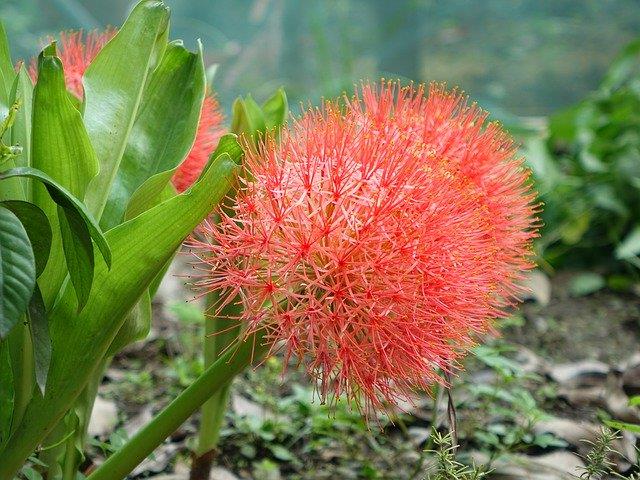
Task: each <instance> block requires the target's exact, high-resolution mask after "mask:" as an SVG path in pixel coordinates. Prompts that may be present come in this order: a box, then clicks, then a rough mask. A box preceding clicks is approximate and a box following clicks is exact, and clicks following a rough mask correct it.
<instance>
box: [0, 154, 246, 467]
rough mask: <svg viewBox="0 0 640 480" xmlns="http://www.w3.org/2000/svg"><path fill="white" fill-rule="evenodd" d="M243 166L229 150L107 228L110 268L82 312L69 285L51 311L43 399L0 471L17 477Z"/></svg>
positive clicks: (29, 413) (0, 456) (98, 276)
mask: <svg viewBox="0 0 640 480" xmlns="http://www.w3.org/2000/svg"><path fill="white" fill-rule="evenodd" d="M236 169H237V166H236V165H235V163H234V162H233V161H232V160H231V159H230V158H229V156H228V155H226V154H223V155H220V156H219V157H218V158H217V159H216V160H215V161H213V162H210V164H209V165H208V167H207V168H205V171H204V173H203V175H202V177H201V178H200V179H199V180H198V182H196V183H195V184H194V185H193V186H192V187H191V188H190V189H188V190H187V191H186V192H184V193H183V194H181V195H177V196H176V197H174V198H171V199H169V200H167V201H165V202H163V203H161V204H160V205H158V206H156V207H154V208H152V209H151V210H148V211H146V212H144V213H143V214H141V215H138V216H137V217H135V218H134V219H132V220H130V221H128V222H125V223H123V224H121V225H119V226H117V227H116V228H114V229H112V230H110V231H109V232H107V234H106V238H107V240H108V242H109V245H110V246H111V249H112V251H113V253H114V256H113V265H112V267H111V269H110V270H108V269H107V267H106V265H105V264H104V263H102V262H96V269H95V276H94V287H93V288H92V290H91V292H90V295H89V299H88V301H87V304H86V306H85V308H84V309H83V310H82V312H81V313H80V314H77V313H76V312H77V308H76V305H75V301H74V298H75V297H74V295H73V293H72V292H71V291H70V288H66V290H65V292H64V293H63V294H62V297H61V298H60V300H59V301H58V302H57V303H56V308H55V309H54V310H53V312H51V314H50V322H49V325H50V327H51V340H52V349H53V351H54V352H55V355H54V359H53V361H52V363H51V368H50V370H49V379H48V381H47V390H46V392H45V396H44V398H41V397H40V396H38V395H34V397H33V399H32V400H31V402H30V404H29V405H28V407H27V410H26V412H25V414H24V416H23V419H22V422H21V423H20V425H19V428H18V429H17V430H16V432H15V433H14V435H13V437H12V440H11V442H10V443H9V444H8V445H7V446H6V448H5V450H4V451H3V452H1V453H0V478H2V477H3V475H5V476H11V475H12V474H13V473H14V472H15V471H16V470H17V469H18V468H19V467H20V465H21V464H22V462H23V461H24V459H25V458H26V457H27V456H28V455H29V454H30V453H31V452H32V451H33V449H34V448H35V447H36V446H37V445H38V444H39V443H40V442H41V441H42V440H43V439H44V438H45V437H46V435H47V434H48V433H49V432H50V431H51V429H52V428H53V427H54V426H55V424H56V423H57V422H58V421H60V419H61V418H62V416H63V415H64V413H65V411H66V410H67V409H68V407H69V405H70V404H72V403H73V401H74V399H75V398H77V397H78V395H79V394H80V392H81V391H82V389H83V388H84V386H85V385H86V384H87V382H88V380H89V378H90V377H91V375H92V373H93V372H94V370H95V368H96V367H97V365H98V364H99V363H100V362H101V361H102V359H103V357H104V355H105V354H106V352H107V349H108V348H109V346H110V345H111V344H112V342H113V340H114V338H115V337H116V334H117V333H118V331H119V330H120V328H121V327H122V325H123V323H124V321H125V319H126V315H127V314H128V313H129V312H130V311H131V310H132V308H133V307H134V306H135V304H136V303H137V302H138V300H139V299H140V297H141V296H142V295H143V294H144V293H145V291H146V290H147V288H148V287H149V285H150V283H151V282H152V281H153V279H154V278H155V277H156V275H157V274H158V272H159V271H160V270H161V269H162V268H163V267H164V265H165V264H166V262H167V260H168V259H169V258H170V257H171V256H172V255H173V253H174V252H175V250H176V249H177V248H178V246H179V245H180V244H181V242H182V241H183V239H184V238H185V237H186V236H187V235H189V234H190V233H191V232H192V231H193V229H194V228H195V227H196V226H197V225H198V224H199V223H200V222H201V221H202V219H203V218H204V217H205V216H207V215H208V214H209V212H211V210H212V209H213V208H214V207H215V205H216V204H217V203H218V202H219V201H220V200H221V199H222V198H223V197H224V195H225V194H226V192H227V190H228V189H229V187H230V185H231V183H232V181H233V177H234V175H235V174H236Z"/></svg>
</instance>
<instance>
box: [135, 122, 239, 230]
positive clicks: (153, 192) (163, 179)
mask: <svg viewBox="0 0 640 480" xmlns="http://www.w3.org/2000/svg"><path fill="white" fill-rule="evenodd" d="M223 153H226V154H227V155H229V157H231V159H232V160H233V161H234V162H235V163H237V164H238V165H239V164H240V160H241V159H242V155H244V152H243V151H242V147H241V146H240V144H239V143H238V137H237V136H236V135H234V134H233V133H228V134H226V135H223V136H222V138H220V140H219V141H218V146H217V147H216V149H215V151H214V152H213V153H212V154H211V158H217V157H218V155H222V154H223ZM174 171H175V169H174V170H170V171H167V172H162V173H158V174H156V175H154V176H153V177H151V178H149V179H148V180H147V181H146V182H144V183H143V184H142V186H140V188H138V189H137V190H136V191H135V192H134V194H133V195H132V197H131V201H130V202H129V205H128V206H127V211H126V212H125V217H124V218H125V220H130V219H132V218H133V217H135V216H137V215H140V214H141V213H142V212H144V211H146V210H148V209H150V208H151V207H154V206H156V205H157V204H158V203H160V202H161V201H164V200H167V199H168V198H170V197H172V196H174V195H175V190H174V188H173V187H172V186H171V185H169V184H168V182H169V180H170V179H171V177H172V176H173V172H174Z"/></svg>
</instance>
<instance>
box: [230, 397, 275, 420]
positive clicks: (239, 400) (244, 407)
mask: <svg viewBox="0 0 640 480" xmlns="http://www.w3.org/2000/svg"><path fill="white" fill-rule="evenodd" d="M231 405H232V407H233V411H234V412H236V414H237V415H239V416H241V417H256V418H262V419H266V418H269V417H271V416H272V415H271V414H270V412H269V411H268V410H266V409H265V408H263V407H262V406H261V405H260V404H258V403H256V402H252V401H251V400H249V399H247V398H245V397H243V396H241V395H233V397H232V398H231Z"/></svg>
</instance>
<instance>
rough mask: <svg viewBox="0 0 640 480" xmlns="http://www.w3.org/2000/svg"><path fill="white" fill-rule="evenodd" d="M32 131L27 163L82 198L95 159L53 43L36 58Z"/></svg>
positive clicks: (95, 173) (35, 197)
mask: <svg viewBox="0 0 640 480" xmlns="http://www.w3.org/2000/svg"><path fill="white" fill-rule="evenodd" d="M32 134H33V137H32V143H33V151H32V154H33V161H32V165H31V166H32V167H34V168H37V169H39V170H41V171H42V172H44V173H46V174H47V175H49V176H50V177H51V178H53V179H54V180H55V181H56V182H58V183H59V184H60V185H62V186H63V187H64V188H66V189H67V190H69V191H70V192H71V194H72V195H74V196H75V197H77V198H79V199H83V198H84V195H85V192H86V189H87V185H88V184H89V181H90V180H91V179H92V178H93V177H95V176H96V175H97V173H98V169H99V166H98V159H97V157H96V154H95V152H94V150H93V147H92V145H91V142H90V140H89V136H88V135H87V132H86V131H85V128H84V124H83V121H82V116H81V115H80V112H79V111H78V110H77V109H76V108H75V107H74V106H73V104H72V103H71V101H70V99H69V95H68V92H67V89H66V85H65V79H64V71H63V69H62V62H61V61H60V59H59V58H58V57H56V56H55V48H54V44H52V45H51V46H49V47H48V48H45V49H44V50H43V51H42V53H41V54H40V56H39V57H38V83H37V84H36V86H35V88H34V91H33V132H32ZM41 193H42V192H41ZM34 199H35V200H36V201H37V200H38V197H37V196H36V195H34ZM44 203H46V202H44Z"/></svg>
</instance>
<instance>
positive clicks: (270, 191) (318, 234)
mask: <svg viewBox="0 0 640 480" xmlns="http://www.w3.org/2000/svg"><path fill="white" fill-rule="evenodd" d="M361 97H362V100H360V99H359V98H357V97H356V98H353V99H348V100H347V101H346V104H347V105H346V108H343V107H341V106H340V105H339V104H338V103H327V104H326V105H325V107H324V108H323V109H322V110H319V111H317V110H313V111H309V112H307V113H305V114H304V115H303V116H302V117H301V118H300V119H299V120H297V121H296V122H295V124H294V125H293V126H292V127H291V128H289V129H288V130H284V131H283V133H282V137H281V141H280V143H279V144H278V143H276V142H275V141H274V140H273V139H267V140H266V142H265V143H263V144H262V145H261V146H260V147H258V149H257V150H255V149H252V148H250V147H247V150H248V152H247V155H246V159H245V167H246V170H247V172H246V175H243V177H242V178H243V179H244V180H241V185H240V188H239V189H238V192H237V196H236V206H235V207H234V209H233V211H232V212H229V210H228V209H226V208H225V209H219V210H218V211H217V213H218V214H219V216H220V222H219V223H218V224H213V223H211V222H205V224H203V225H202V226H201V232H200V237H199V240H193V242H192V244H193V246H194V248H195V251H196V254H197V255H198V257H199V258H200V259H201V260H202V261H203V262H205V264H206V268H205V272H204V273H203V276H202V277H201V278H199V280H198V281H197V285H199V287H200V288H202V289H204V290H210V291H213V290H218V291H220V292H221V293H222V297H223V298H224V302H226V303H229V302H236V301H239V302H241V303H242V305H243V307H244V312H243V313H242V315H241V317H240V320H241V321H243V322H245V323H246V324H247V325H248V331H249V332H250V331H254V330H256V329H259V328H266V329H267V332H268V335H269V336H270V337H271V339H272V340H274V341H276V342H277V341H279V340H282V341H284V343H285V345H286V347H285V348H286V350H287V354H288V355H291V354H294V355H296V356H297V357H298V359H299V360H300V361H301V362H303V363H305V364H306V366H307V369H308V371H309V372H310V373H311V374H312V376H314V377H315V378H317V379H318V380H319V393H320V396H321V397H322V399H323V400H325V399H329V400H332V399H333V398H335V397H337V396H338V395H340V394H346V395H347V396H348V397H350V398H352V399H354V400H356V401H358V400H359V399H361V398H363V399H364V401H365V406H364V407H365V408H364V409H365V410H367V411H368V409H369V407H374V408H376V407H383V406H384V405H385V403H386V402H391V403H397V402H398V401H400V400H403V399H406V398H407V397H408V396H409V395H410V393H411V392H412V391H413V390H414V389H415V388H422V389H426V388H428V387H429V386H430V385H431V384H432V383H433V382H436V381H443V380H442V378H441V377H440V376H439V374H438V369H443V370H451V369H452V368H454V367H455V366H456V359H457V358H458V357H459V356H460V355H462V354H463V353H464V352H465V350H466V349H468V348H469V346H471V345H472V343H473V339H474V337H475V336H476V335H477V334H478V333H481V332H484V331H486V330H487V329H488V328H489V326H490V320H491V319H493V318H496V317H501V316H504V315H505V311H504V307H505V306H506V305H507V304H510V303H512V302H513V301H514V293H515V292H517V290H518V288H517V286H516V285H515V282H516V280H517V279H518V278H519V277H520V272H521V271H522V270H524V269H527V268H530V267H531V262H530V249H531V245H530V243H531V239H532V237H534V236H535V231H536V228H537V227H536V220H535V208H534V207H533V206H532V201H533V199H534V194H533V192H531V190H530V187H529V186H528V183H527V176H528V173H527V172H526V171H525V170H524V169H523V168H522V167H521V160H519V159H516V158H515V156H514V155H515V151H514V149H513V147H512V146H511V142H510V140H509V138H508V136H507V135H506V134H505V133H504V132H503V131H502V130H501V129H500V128H499V127H498V126H497V125H491V124H490V125H488V126H486V127H485V126H483V125H484V122H485V118H486V115H485V114H484V113H482V112H481V111H480V110H478V109H476V108H475V107H471V108H468V107H466V106H465V105H464V103H463V102H464V98H463V97H461V96H460V95H458V94H456V93H447V92H446V91H445V90H444V88H443V87H441V86H434V87H432V89H431V91H430V94H429V97H428V98H425V97H424V96H423V89H422V87H418V88H413V87H408V88H404V89H399V87H398V86H397V84H395V83H386V84H383V85H381V86H371V85H365V86H363V87H362V89H361Z"/></svg>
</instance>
